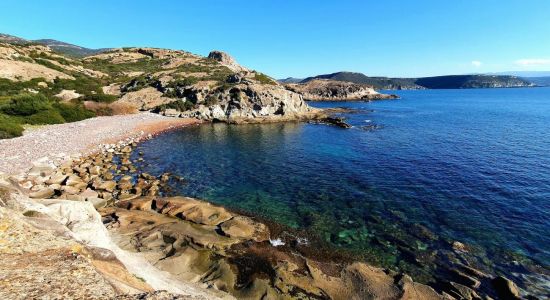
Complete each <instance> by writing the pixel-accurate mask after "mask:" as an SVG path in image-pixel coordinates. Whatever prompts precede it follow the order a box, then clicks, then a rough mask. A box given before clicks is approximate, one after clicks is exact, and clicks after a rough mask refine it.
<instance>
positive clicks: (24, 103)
mask: <svg viewBox="0 0 550 300" xmlns="http://www.w3.org/2000/svg"><path fill="white" fill-rule="evenodd" d="M50 107H51V106H50V101H49V100H48V98H46V97H45V96H44V95H41V94H23V95H18V96H15V97H13V98H12V99H11V101H10V102H9V103H8V104H6V105H4V106H3V107H2V112H4V113H5V114H8V115H15V116H30V115H33V114H36V113H38V112H40V111H43V110H47V109H49V108H50Z"/></svg>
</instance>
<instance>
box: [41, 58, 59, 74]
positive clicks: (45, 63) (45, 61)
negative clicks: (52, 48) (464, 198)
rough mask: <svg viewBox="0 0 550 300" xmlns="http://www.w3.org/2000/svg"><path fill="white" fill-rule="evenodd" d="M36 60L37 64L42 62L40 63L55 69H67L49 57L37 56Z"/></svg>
mask: <svg viewBox="0 0 550 300" xmlns="http://www.w3.org/2000/svg"><path fill="white" fill-rule="evenodd" d="M34 61H35V62H36V63H37V64H40V65H43V66H44V67H47V68H50V69H53V70H56V71H59V72H62V73H63V72H66V70H65V69H64V68H62V67H60V66H58V65H56V64H54V63H52V62H51V61H49V60H47V59H43V58H35V59H34Z"/></svg>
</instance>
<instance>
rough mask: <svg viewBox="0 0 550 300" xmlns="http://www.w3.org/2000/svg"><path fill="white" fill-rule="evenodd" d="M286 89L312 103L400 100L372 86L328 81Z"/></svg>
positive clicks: (314, 81)
mask: <svg viewBox="0 0 550 300" xmlns="http://www.w3.org/2000/svg"><path fill="white" fill-rule="evenodd" d="M285 87H286V88H287V89H288V90H290V91H293V92H296V93H298V94H300V95H302V96H303V97H304V99H306V100H310V101H357V100H364V101H372V100H386V99H397V98H399V97H398V96H396V95H391V94H382V93H379V92H377V91H376V90H374V88H373V86H371V85H367V84H359V83H353V82H346V81H336V80H328V79H315V80H310V81H307V82H304V83H287V84H285Z"/></svg>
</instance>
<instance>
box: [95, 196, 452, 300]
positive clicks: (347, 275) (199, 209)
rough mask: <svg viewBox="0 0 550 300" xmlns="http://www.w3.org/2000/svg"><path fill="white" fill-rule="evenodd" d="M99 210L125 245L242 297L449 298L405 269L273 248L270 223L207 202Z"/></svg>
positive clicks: (146, 201)
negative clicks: (395, 270)
mask: <svg viewBox="0 0 550 300" xmlns="http://www.w3.org/2000/svg"><path fill="white" fill-rule="evenodd" d="M100 211H101V214H102V215H103V217H104V222H105V223H106V226H107V228H109V230H110V232H111V234H112V235H113V236H114V237H115V239H116V240H117V242H118V244H119V245H120V247H122V248H123V249H125V250H128V251H134V252H139V253H143V254H144V255H145V257H147V258H148V260H149V262H150V263H152V264H154V265H155V266H157V267H158V268H160V269H161V270H164V271H166V272H169V273H171V274H174V275H176V276H177V277H178V278H179V279H180V280H182V281H190V282H193V283H197V284H201V285H202V286H204V287H212V288H214V289H218V290H223V291H226V292H228V293H230V294H231V295H233V296H235V297H236V298H238V299H295V298H298V299H446V298H445V296H443V295H442V294H438V293H437V292H435V291H434V290H433V289H432V288H430V287H428V286H426V285H422V284H419V283H415V282H413V281H412V279H411V278H410V277H408V276H406V275H398V274H390V273H388V272H386V271H384V270H382V269H380V268H375V267H372V266H369V265H367V264H364V263H358V262H355V263H337V262H329V261H322V260H318V259H315V258H311V257H305V256H303V255H301V254H300V253H298V252H295V250H293V249H292V248H291V247H288V246H281V247H274V246H272V245H271V243H270V242H269V238H270V232H269V229H268V228H267V227H266V226H265V225H264V224H262V223H260V222H258V221H256V220H254V219H252V218H249V217H244V216H239V215H236V214H234V213H231V212H229V211H227V210H226V209H224V208H222V207H219V206H215V205H211V204H209V203H206V202H203V201H200V200H196V199H192V198H186V197H173V198H158V197H144V198H139V199H134V200H130V201H121V202H118V203H117V205H116V206H115V207H110V208H104V209H101V210H100Z"/></svg>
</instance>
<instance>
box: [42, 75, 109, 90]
mask: <svg viewBox="0 0 550 300" xmlns="http://www.w3.org/2000/svg"><path fill="white" fill-rule="evenodd" d="M73 77H75V80H72V79H61V78H56V79H54V81H53V84H52V85H51V89H52V94H57V93H59V92H61V90H75V91H76V92H77V93H79V94H83V95H91V94H93V93H96V94H101V93H103V91H102V89H101V87H102V86H103V85H102V82H101V80H100V79H97V78H92V77H88V76H83V75H74V76H73Z"/></svg>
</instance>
